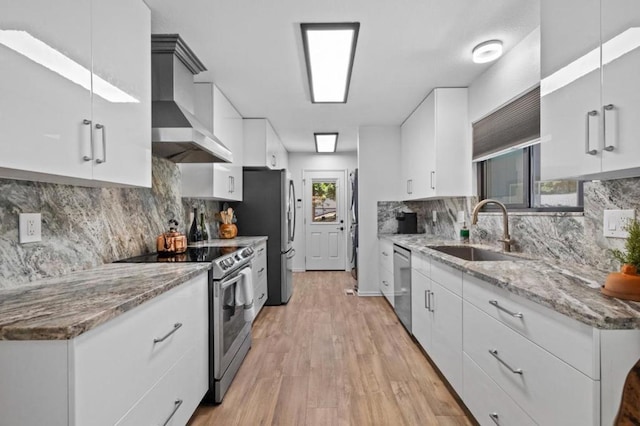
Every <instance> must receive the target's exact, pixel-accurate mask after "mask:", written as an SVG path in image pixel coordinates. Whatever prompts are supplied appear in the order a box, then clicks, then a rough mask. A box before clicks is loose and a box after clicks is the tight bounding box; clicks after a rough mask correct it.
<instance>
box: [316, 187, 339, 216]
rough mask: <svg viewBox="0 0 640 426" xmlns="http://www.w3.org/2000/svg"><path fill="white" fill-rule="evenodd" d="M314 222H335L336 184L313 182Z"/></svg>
mask: <svg viewBox="0 0 640 426" xmlns="http://www.w3.org/2000/svg"><path fill="white" fill-rule="evenodd" d="M312 192H313V193H312V200H313V217H312V220H313V221H314V222H327V223H330V222H336V221H337V215H336V211H337V210H336V208H337V207H338V206H337V201H336V182H335V181H334V182H331V181H313V184H312Z"/></svg>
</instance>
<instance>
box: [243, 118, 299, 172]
mask: <svg viewBox="0 0 640 426" xmlns="http://www.w3.org/2000/svg"><path fill="white" fill-rule="evenodd" d="M288 156H289V154H288V152H287V150H286V149H285V148H284V146H283V145H282V142H281V141H280V137H279V136H278V134H277V133H276V132H275V130H273V127H272V126H271V123H270V122H269V120H267V119H266V118H247V119H244V161H243V163H244V165H245V167H267V168H269V169H272V170H280V169H286V168H287V167H288V163H289V161H288Z"/></svg>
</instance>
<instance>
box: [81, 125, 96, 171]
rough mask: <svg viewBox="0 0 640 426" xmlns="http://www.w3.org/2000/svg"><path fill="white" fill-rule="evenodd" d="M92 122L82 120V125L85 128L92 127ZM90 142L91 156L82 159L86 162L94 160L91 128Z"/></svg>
mask: <svg viewBox="0 0 640 426" xmlns="http://www.w3.org/2000/svg"><path fill="white" fill-rule="evenodd" d="M91 123H92V121H91V120H87V119H86V118H85V119H84V120H82V124H84V125H85V126H91ZM89 141H90V144H91V156H88V155H85V156H84V157H82V159H83V160H84V161H91V160H93V131H91V127H89Z"/></svg>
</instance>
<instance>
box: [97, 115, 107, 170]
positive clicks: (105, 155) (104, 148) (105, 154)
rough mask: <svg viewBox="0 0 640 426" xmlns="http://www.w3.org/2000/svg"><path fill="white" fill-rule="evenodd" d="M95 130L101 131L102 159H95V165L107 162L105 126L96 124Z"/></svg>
mask: <svg viewBox="0 0 640 426" xmlns="http://www.w3.org/2000/svg"><path fill="white" fill-rule="evenodd" d="M96 129H98V130H102V158H96V163H97V164H102V163H106V162H107V126H105V125H104V124H100V123H97V124H96Z"/></svg>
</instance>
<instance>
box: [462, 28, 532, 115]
mask: <svg viewBox="0 0 640 426" xmlns="http://www.w3.org/2000/svg"><path fill="white" fill-rule="evenodd" d="M539 83H540V27H538V28H537V29H535V30H534V31H532V32H531V34H529V35H528V36H526V37H525V38H524V39H522V41H521V42H520V43H518V44H517V45H516V46H514V47H513V48H512V49H511V50H510V51H509V52H508V53H506V54H505V55H504V56H503V57H502V58H500V59H499V60H498V61H497V62H496V63H495V64H493V65H492V66H491V67H490V68H489V69H487V70H486V71H485V72H484V73H483V74H482V75H480V77H478V78H477V79H475V80H474V81H473V82H472V83H471V84H470V85H469V120H471V122H474V121H478V120H479V119H481V118H483V117H485V116H487V115H488V114H490V113H492V112H494V111H495V110H497V109H498V108H500V107H501V106H503V105H505V104H506V103H508V102H509V101H511V100H512V99H514V98H516V97H518V96H519V95H521V94H523V93H525V92H527V91H528V90H529V89H531V88H533V87H535V86H537V85H538V84H539Z"/></svg>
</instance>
